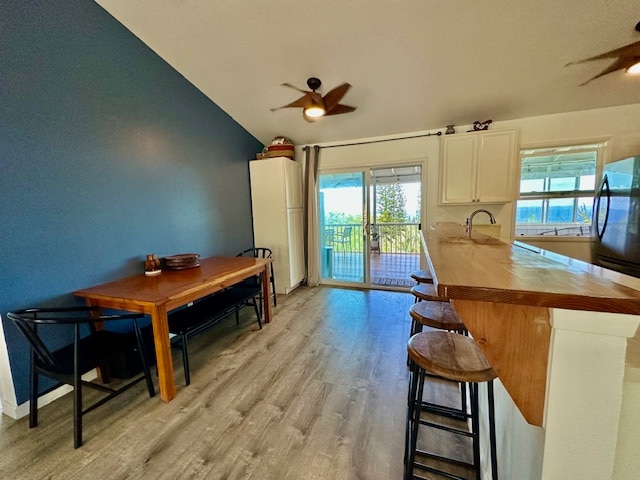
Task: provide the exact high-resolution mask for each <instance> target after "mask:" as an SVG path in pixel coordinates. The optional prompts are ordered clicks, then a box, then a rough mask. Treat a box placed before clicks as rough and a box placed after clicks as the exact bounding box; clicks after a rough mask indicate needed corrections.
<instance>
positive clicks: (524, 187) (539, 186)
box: [520, 178, 544, 193]
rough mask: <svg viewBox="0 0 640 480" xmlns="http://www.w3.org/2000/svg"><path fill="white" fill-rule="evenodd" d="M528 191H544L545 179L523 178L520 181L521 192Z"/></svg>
mask: <svg viewBox="0 0 640 480" xmlns="http://www.w3.org/2000/svg"><path fill="white" fill-rule="evenodd" d="M527 192H544V180H542V179H534V178H532V179H529V180H526V179H523V180H521V181H520V193H527Z"/></svg>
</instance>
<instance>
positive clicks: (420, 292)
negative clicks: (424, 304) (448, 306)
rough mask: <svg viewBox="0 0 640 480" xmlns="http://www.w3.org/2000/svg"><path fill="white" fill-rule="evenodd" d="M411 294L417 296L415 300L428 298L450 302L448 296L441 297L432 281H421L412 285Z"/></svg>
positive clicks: (432, 300) (428, 299) (434, 300)
mask: <svg viewBox="0 0 640 480" xmlns="http://www.w3.org/2000/svg"><path fill="white" fill-rule="evenodd" d="M411 294H412V295H413V296H414V297H416V298H415V301H416V302H419V301H421V300H427V301H430V302H448V301H449V299H448V298H447V297H441V296H440V295H438V292H437V291H436V287H434V286H433V284H432V283H419V284H418V285H414V286H413V287H411Z"/></svg>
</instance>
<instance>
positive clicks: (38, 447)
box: [0, 287, 413, 480]
mask: <svg viewBox="0 0 640 480" xmlns="http://www.w3.org/2000/svg"><path fill="white" fill-rule="evenodd" d="M412 302H413V297H412V296H411V295H410V294H408V293H404V292H390V291H375V290H370V291H359V290H347V289H334V288H325V287H318V288H313V289H311V288H303V287H301V288H299V289H296V290H295V291H294V292H293V293H291V294H289V295H286V296H279V297H278V306H277V307H276V308H275V309H274V312H273V313H274V318H273V321H272V323H270V324H267V325H265V327H264V329H263V330H258V326H257V323H256V322H255V321H254V318H255V317H253V316H252V315H251V309H245V311H244V312H243V314H242V319H241V324H240V326H239V327H237V326H236V325H235V320H234V319H233V317H230V318H228V319H226V320H225V321H223V322H222V323H221V324H220V325H218V326H217V327H214V328H213V329H212V330H211V331H209V332H207V333H205V334H203V335H201V336H199V337H197V338H195V339H193V340H192V341H191V342H190V352H191V355H190V358H191V370H192V373H191V374H192V380H191V385H190V386H189V387H184V377H183V374H182V369H181V368H180V365H181V362H180V360H179V352H178V351H176V352H174V362H175V365H176V372H175V374H176V381H177V384H178V388H179V391H178V395H177V397H176V398H175V399H174V400H173V401H172V402H170V403H163V402H162V401H161V400H160V398H159V397H155V398H152V399H150V398H149V397H148V395H147V394H146V392H145V387H144V385H143V384H139V385H137V386H136V387H134V388H133V389H132V390H131V391H129V392H127V393H125V394H124V395H123V396H121V397H119V398H117V399H115V400H113V401H111V402H109V403H107V404H106V405H105V406H103V407H100V408H99V409H97V410H96V411H94V412H92V413H90V414H88V415H87V416H85V419H84V425H85V428H84V439H85V443H84V445H83V446H82V447H81V448H79V449H77V450H74V449H73V445H72V422H71V397H70V395H67V396H66V397H64V398H61V399H59V400H56V401H55V402H53V403H52V404H50V405H48V406H45V407H43V408H42V409H41V411H40V425H39V426H38V427H37V428H35V429H29V428H28V419H27V418H26V417H25V418H23V419H20V420H18V421H15V420H12V419H11V418H9V417H6V416H2V420H1V422H0V478H11V479H44V478H51V479H68V480H70V479H102V478H104V479H125V478H126V479H136V478H145V479H182V478H189V479H197V478H206V479H245V478H247V479H249V478H251V479H261V480H266V479H278V480H280V479H296V480H297V479H331V480H339V479H400V478H401V477H402V470H403V461H402V455H403V449H404V431H405V414H406V394H407V393H406V392H407V381H408V372H407V366H406V342H407V338H408V334H409V326H410V319H409V316H408V309H409V307H410V305H411V303H412Z"/></svg>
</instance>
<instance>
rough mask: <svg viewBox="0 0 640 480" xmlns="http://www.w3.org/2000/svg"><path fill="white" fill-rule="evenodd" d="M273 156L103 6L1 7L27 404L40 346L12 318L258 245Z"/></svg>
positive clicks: (4, 276) (0, 193) (15, 356)
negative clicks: (168, 265) (252, 178)
mask: <svg viewBox="0 0 640 480" xmlns="http://www.w3.org/2000/svg"><path fill="white" fill-rule="evenodd" d="M212 48H215V46H212ZM220 48H222V47H221V46H220ZM203 61H206V59H203ZM262 147H263V145H262V144H261V143H260V142H259V141H258V140H256V139H255V138H254V137H253V136H251V135H250V134H249V133H248V132H247V131H246V130H244V129H243V128H242V127H241V126H240V125H238V124H237V123H236V122H235V121H234V120H233V119H232V118H231V117H229V116H228V115H227V114H226V113H225V112H223V111H222V110H221V109H220V108H219V107H217V106H216V105H215V104H214V103H212V102H211V101H210V100H209V99H208V98H207V97H205V96H204V95H203V94H202V93H201V92H200V91H199V90H197V89H196V88H195V87H194V86H193V85H191V84H190V83H189V82H188V81H187V80H185V79H184V78H183V77H182V76H181V75H180V74H179V73H178V72H177V71H175V70H174V69H173V68H172V67H171V66H169V65H168V64H167V63H166V62H165V61H164V60H162V59H161V58H160V57H158V56H157V55H156V54H155V53H154V52H153V51H151V50H150V49H149V48H148V47H147V46H145V45H144V44H143V43H142V42H141V41H140V40H138V39H137V38H136V37H135V36H134V35H133V34H132V33H130V32H129V31H128V30H127V29H126V28H124V27H123V26H122V25H121V24H120V23H119V22H118V21H116V20H115V19H114V18H113V17H111V16H110V15H109V14H108V13H107V12H106V11H104V10H103V9H102V8H101V7H100V6H99V5H97V4H96V3H94V2H93V1H89V0H65V1H64V2H52V1H48V0H47V1H32V0H21V1H19V2H6V1H3V2H1V3H0V229H1V230H0V236H1V240H0V314H1V315H2V319H3V327H4V332H5V336H6V341H7V346H8V351H9V360H10V364H11V370H12V375H13V378H14V385H15V388H16V395H17V397H18V398H17V400H18V403H22V402H24V401H26V400H27V399H28V349H27V344H26V342H25V341H24V340H23V339H22V338H21V337H20V336H19V333H18V331H17V330H16V329H15V327H14V326H13V325H12V324H11V323H10V322H9V321H8V320H7V319H6V316H5V315H6V312H7V311H11V310H15V309H19V308H25V307H32V306H41V305H59V304H72V303H77V302H78V300H76V299H75V298H74V297H73V296H72V295H71V293H70V292H73V291H74V290H76V289H79V288H83V287H88V286H91V285H94V284H97V283H102V282H105V281H109V280H113V279H116V278H119V277H123V276H126V275H131V274H136V273H141V272H142V261H143V260H144V257H145V254H147V253H152V252H154V253H157V254H158V255H160V256H164V255H170V254H175V253H187V252H196V253H200V254H201V255H202V256H211V255H234V254H235V253H237V252H238V251H241V250H243V249H245V248H249V247H251V246H252V245H253V234H252V221H251V202H250V191H249V174H248V160H249V159H250V158H252V157H254V156H255V153H256V152H258V151H260V150H261V149H262ZM42 388H47V385H45V384H43V386H42Z"/></svg>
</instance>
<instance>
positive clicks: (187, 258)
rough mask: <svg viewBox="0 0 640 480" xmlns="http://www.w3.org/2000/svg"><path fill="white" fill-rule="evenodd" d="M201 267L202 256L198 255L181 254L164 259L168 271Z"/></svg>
mask: <svg viewBox="0 0 640 480" xmlns="http://www.w3.org/2000/svg"><path fill="white" fill-rule="evenodd" d="M199 266H200V255H198V254H197V253H181V254H179V255H170V256H168V257H164V268H165V269H166V270H184V269H187V268H195V267H199Z"/></svg>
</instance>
